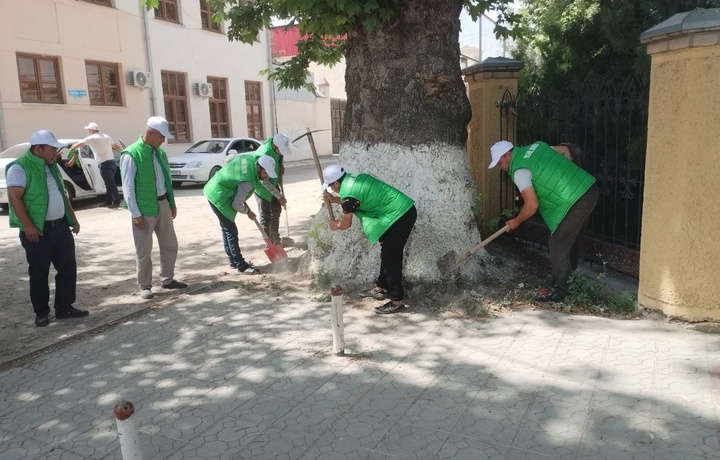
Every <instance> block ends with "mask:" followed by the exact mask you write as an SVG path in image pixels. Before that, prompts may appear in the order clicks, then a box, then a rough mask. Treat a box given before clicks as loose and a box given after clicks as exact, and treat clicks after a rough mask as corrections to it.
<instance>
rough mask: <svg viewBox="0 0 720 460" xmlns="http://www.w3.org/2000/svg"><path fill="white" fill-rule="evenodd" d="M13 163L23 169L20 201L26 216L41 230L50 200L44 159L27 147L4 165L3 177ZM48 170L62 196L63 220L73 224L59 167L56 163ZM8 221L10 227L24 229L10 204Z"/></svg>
mask: <svg viewBox="0 0 720 460" xmlns="http://www.w3.org/2000/svg"><path fill="white" fill-rule="evenodd" d="M14 164H18V165H20V167H22V168H23V169H24V170H25V177H26V182H25V193H24V194H23V197H22V201H23V203H24V204H25V210H26V211H27V213H28V216H30V220H31V221H32V223H33V225H34V226H35V227H37V228H38V230H40V231H42V229H43V227H44V226H45V216H46V215H47V208H48V202H49V201H50V198H49V195H48V193H49V191H48V186H47V176H46V174H45V160H43V159H42V158H40V157H37V156H35V155H33V154H32V152H31V151H30V149H28V151H27V152H25V155H23V156H21V157H20V158H18V159H17V160H15V161H13V162H11V163H9V164H8V165H7V166H6V167H5V177H7V172H8V170H9V169H10V166H12V165H14ZM50 172H51V173H52V175H53V177H54V178H55V183H56V184H57V187H58V190H60V193H61V194H62V196H63V203H64V205H65V220H66V221H67V223H68V225H70V226H74V225H75V220H73V218H72V214H71V213H70V206H69V204H68V202H67V198H66V196H65V186H64V184H63V181H62V179H61V178H60V168H59V167H58V165H57V163H53V164H51V165H50ZM9 221H10V227H13V228H19V229H21V230H23V231H24V230H25V227H24V226H23V224H22V223H21V222H20V219H18V216H17V214H16V213H15V210H14V209H13V207H12V206H10V215H9Z"/></svg>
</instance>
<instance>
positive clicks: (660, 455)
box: [650, 447, 720, 460]
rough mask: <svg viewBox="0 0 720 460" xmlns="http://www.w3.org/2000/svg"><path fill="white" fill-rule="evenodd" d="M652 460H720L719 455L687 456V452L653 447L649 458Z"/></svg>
mask: <svg viewBox="0 0 720 460" xmlns="http://www.w3.org/2000/svg"><path fill="white" fill-rule="evenodd" d="M650 458H652V460H708V459H712V460H715V459H717V458H720V454H718V455H714V456H712V455H695V454H689V453H687V452H678V451H674V450H666V449H657V448H655V447H653V448H652V456H651V457H650Z"/></svg>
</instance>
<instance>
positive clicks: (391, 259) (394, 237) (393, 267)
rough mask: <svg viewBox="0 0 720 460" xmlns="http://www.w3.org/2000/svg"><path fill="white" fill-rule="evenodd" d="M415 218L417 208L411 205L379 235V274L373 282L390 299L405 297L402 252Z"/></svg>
mask: <svg viewBox="0 0 720 460" xmlns="http://www.w3.org/2000/svg"><path fill="white" fill-rule="evenodd" d="M415 220H417V209H416V208H415V206H413V207H412V208H410V209H408V211H407V212H406V213H405V214H404V215H403V216H402V217H401V218H400V219H398V220H397V222H395V223H394V224H392V226H391V227H390V228H388V229H387V230H386V231H385V233H383V235H382V236H381V237H380V246H381V249H380V275H379V276H378V279H377V282H376V283H375V284H376V286H377V287H379V288H382V289H385V290H386V291H387V293H388V296H389V297H390V300H403V299H404V298H405V289H404V288H403V284H402V270H403V253H404V252H405V244H406V243H407V240H408V238H409V237H410V232H412V229H413V227H414V226H415Z"/></svg>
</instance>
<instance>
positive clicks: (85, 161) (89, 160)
mask: <svg viewBox="0 0 720 460" xmlns="http://www.w3.org/2000/svg"><path fill="white" fill-rule="evenodd" d="M79 150H80V158H79V159H78V161H82V167H83V172H84V173H85V177H86V178H87V181H88V184H90V193H92V194H95V195H102V194H104V193H105V192H106V190H105V182H104V181H103V180H102V177H101V176H100V168H99V165H98V161H97V159H96V157H95V153H94V152H93V151H92V149H91V148H90V146H87V145H86V146H83V147H80V149H79Z"/></svg>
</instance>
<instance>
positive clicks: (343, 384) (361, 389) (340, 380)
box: [303, 372, 382, 412]
mask: <svg viewBox="0 0 720 460" xmlns="http://www.w3.org/2000/svg"><path fill="white" fill-rule="evenodd" d="M380 378H382V374H380V373H377V372H376V373H364V374H361V373H351V374H344V373H338V374H335V375H333V376H332V377H330V378H329V379H328V380H326V381H325V382H323V384H322V385H320V387H318V388H317V389H316V390H315V391H314V392H313V393H312V394H310V395H308V396H307V397H306V398H305V399H304V401H303V402H306V403H311V404H317V405H321V406H325V407H329V408H336V409H338V410H341V411H343V412H344V411H345V410H347V409H349V408H350V406H352V405H353V404H355V403H356V402H357V401H358V400H359V399H360V398H362V397H363V395H364V394H365V393H367V392H368V391H369V390H370V389H371V388H372V386H373V385H374V384H375V383H377V381H378V380H380Z"/></svg>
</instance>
